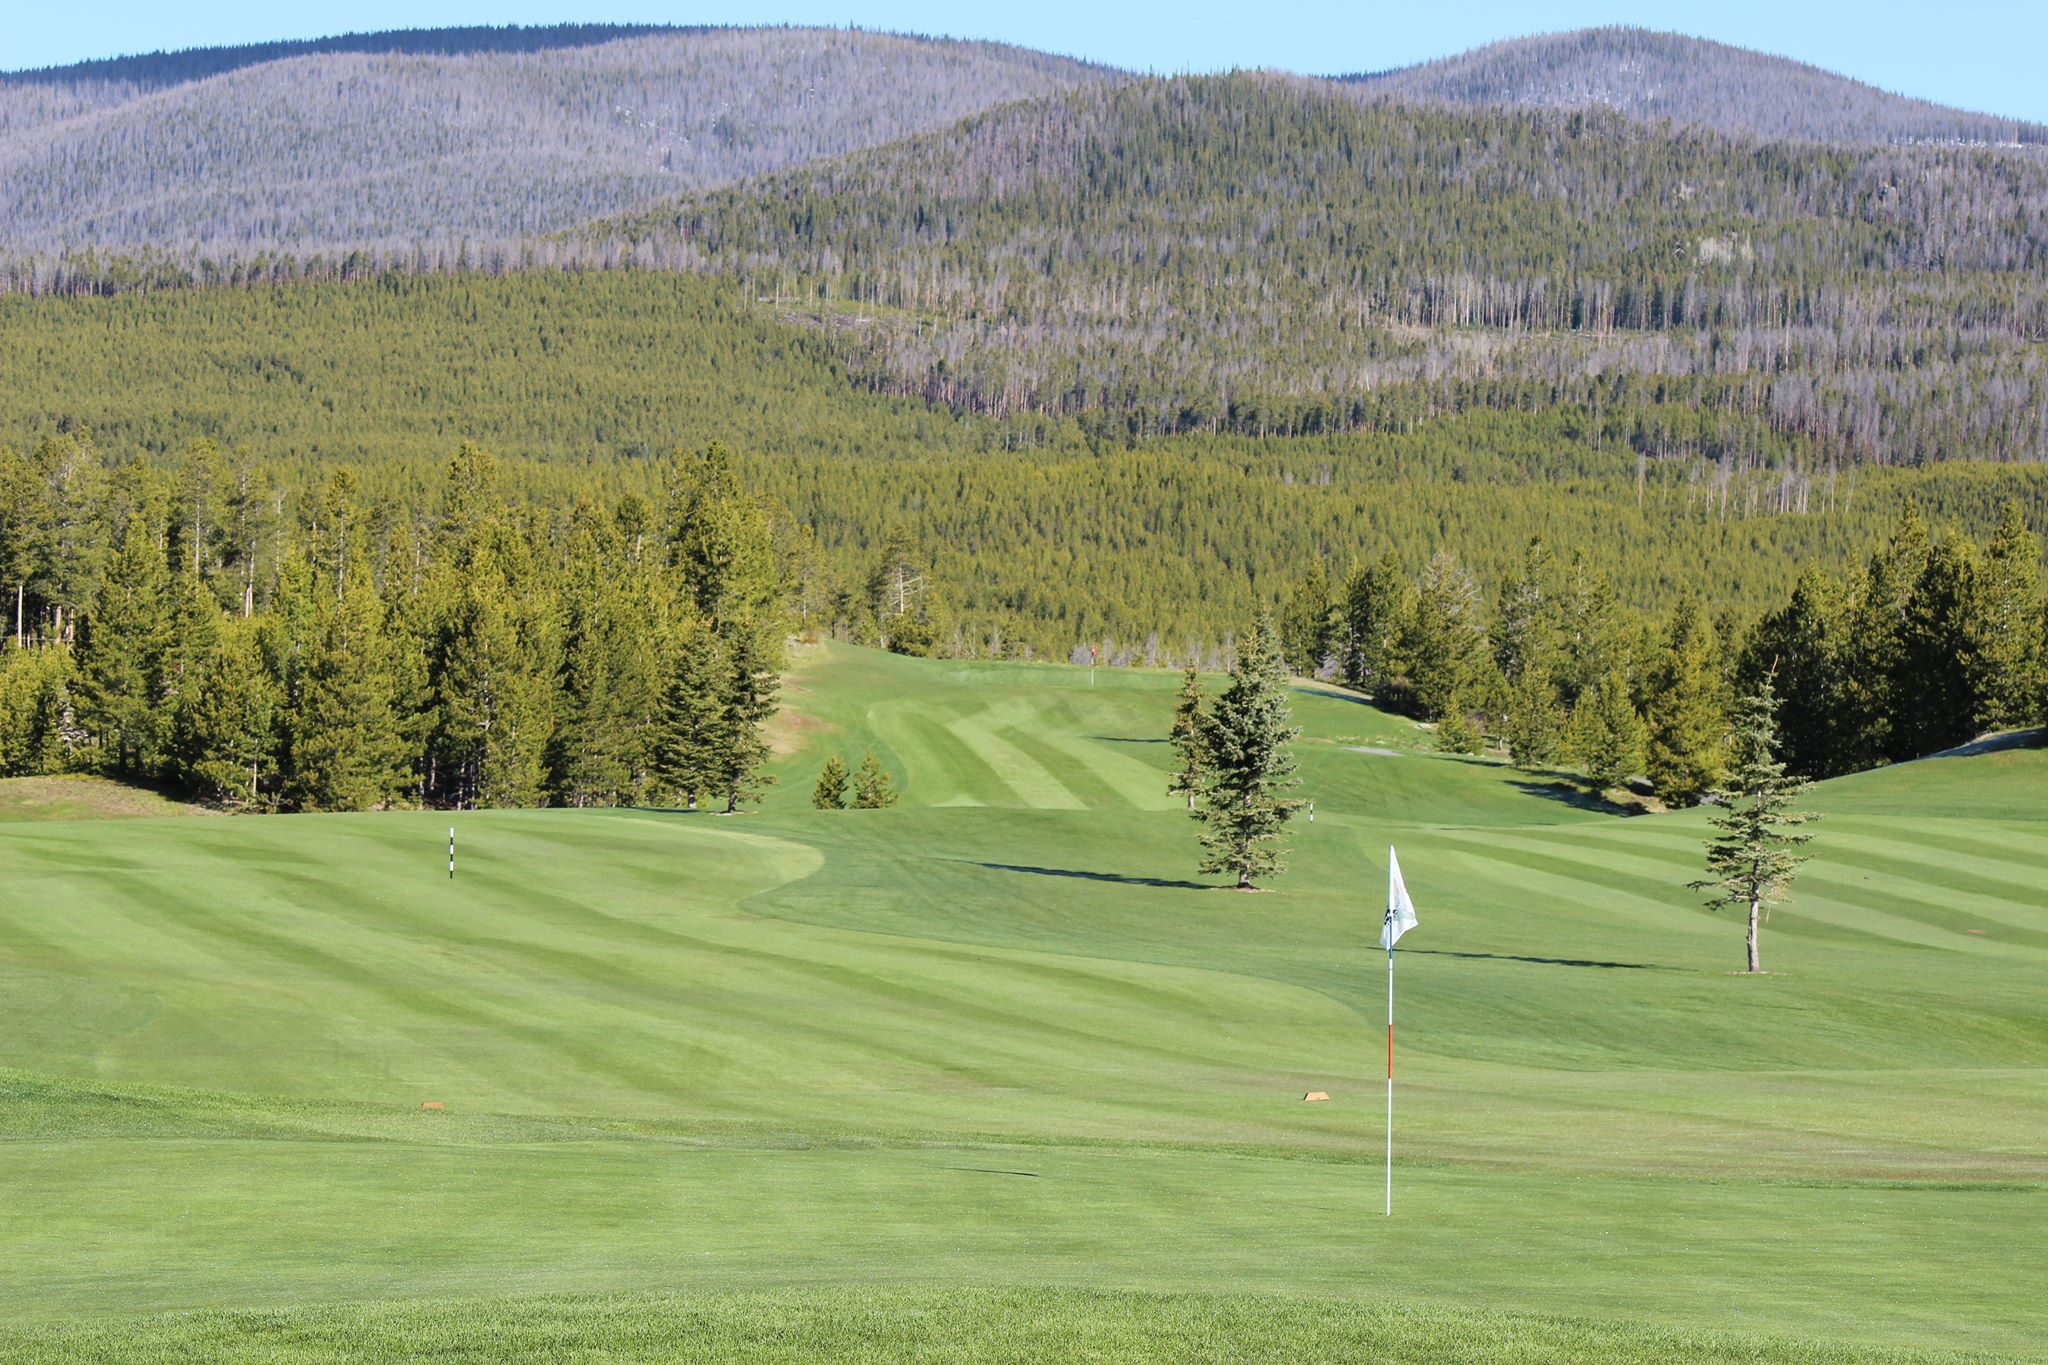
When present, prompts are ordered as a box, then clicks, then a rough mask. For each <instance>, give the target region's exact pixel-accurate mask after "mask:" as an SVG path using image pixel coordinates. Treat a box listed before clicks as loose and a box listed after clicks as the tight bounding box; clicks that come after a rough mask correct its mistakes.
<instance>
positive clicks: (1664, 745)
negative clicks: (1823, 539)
mask: <svg viewBox="0 0 2048 1365" xmlns="http://www.w3.org/2000/svg"><path fill="white" fill-rule="evenodd" d="M2041 553H2042V547H2041V540H2040V538H2039V536H2038V535H2036V534H2035V533H2034V532H2033V531H2032V530H2030V529H2029V527H2028V525H2027V523H2026V520H2025V518H2024V516H2023V514H2022V512H2021V510H2020V508H2019V507H2018V506H2017V505H2016V504H2011V503H2008V504H2007V505H2006V507H2005V509H2004V512H2003V514H2002V516H2001V519H2000V521H1999V523H1998V526H1997V529H1996V530H1995V531H1994V532H1993V534H1992V535H1991V537H1990V538H1989V540H1988V541H1987V542H1985V543H1983V544H1981V545H1980V544H1979V543H1977V542H1975V541H1973V540H1971V539H1970V538H1969V537H1968V536H1965V535H1962V534H1960V533H1953V532H1952V533H1950V534H1948V535H1945V536H1939V537H1937V536H1935V535H1933V534H1932V533H1931V532H1930V531H1929V529H1928V526H1927V523H1926V520H1925V518H1924V517H1923V516H1922V514H1921V512H1920V510H1919V508H1918V507H1917V506H1915V505H1914V504H1912V503H1908V504H1907V505H1906V506H1905V509H1904V510H1903V511H1902V512H1901V513H1900V515H1899V518H1898V521H1897V523H1896V525H1895V526H1894V528H1893V530H1892V532H1891V534H1890V536H1889V537H1888V538H1887V539H1886V540H1885V541H1884V543H1883V544H1882V545H1881V546H1879V548H1878V549H1877V550H1876V551H1875V552H1874V553H1873V554H1872V555H1871V557H1870V559H1869V560H1868V562H1867V563H1866V564H1864V565H1859V566H1854V567H1852V568H1850V569H1849V570H1848V571H1847V572H1846V573H1844V574H1842V575H1839V576H1837V575H1830V574H1828V573H1826V572H1824V571H1822V570H1820V569H1817V568H1815V569H1809V570H1808V571H1807V572H1806V573H1805V574H1804V575H1803V576H1802V577H1801V578H1800V580H1799V582H1798V584H1797V586H1796V587H1795V588H1794V589H1793V591H1792V594H1791V597H1790V600H1789V601H1787V602H1785V603H1784V604H1783V605H1782V606H1780V607H1778V608H1776V609H1775V610H1772V611H1769V612H1768V613H1767V614H1765V615H1763V616H1762V617H1761V619H1756V620H1748V619H1745V618H1744V617H1742V616H1741V615H1739V614H1738V613H1736V612H1734V611H1731V610H1727V609H1725V608H1724V609H1722V610H1720V611H1712V610H1709V608H1708V606H1707V605H1706V603H1705V602H1704V601H1703V600H1702V598H1701V596H1700V595H1699V594H1698V592H1696V591H1694V590H1690V589H1688V590H1685V591H1683V592H1681V593H1680V594H1679V595H1678V596H1677V597H1676V599H1675V600H1674V601H1673V602H1672V603H1671V604H1670V606H1669V608H1668V609H1667V610H1664V611H1661V612H1656V613H1644V612H1638V611H1634V610H1631V609H1629V608H1628V607H1627V606H1626V605H1625V604H1624V603H1623V602H1622V601H1621V600H1620V598H1619V597H1618V596H1617V595H1616V593H1615V591H1614V588H1613V585H1612V583H1611V581H1610V580H1609V578H1608V577H1607V575H1606V574H1604V573H1603V572H1601V570H1600V569H1599V568H1598V567H1596V566H1595V565H1594V564H1593V563H1592V562H1591V561H1590V560H1589V559H1588V558H1587V557H1586V556H1585V555H1584V554H1583V553H1579V552H1574V553H1573V554H1572V555H1571V556H1570V557H1569V558H1567V559H1565V560H1564V561H1563V562H1559V561H1558V559H1557V558H1556V557H1555V556H1553V554H1552V553H1551V551H1550V550H1549V548H1548V547H1547V546H1546V545H1545V544H1544V542H1543V541H1541V540H1532V541H1531V542H1530V543H1529V545H1528V546H1527V548H1526V551H1525V554H1524V556H1523V558H1522V561H1521V563H1520V565H1519V566H1517V567H1516V568H1515V569H1513V570H1512V571H1510V572H1509V573H1508V574H1507V575H1505V576H1504V577H1503V578H1502V580H1501V581H1500V582H1499V585H1498V587H1497V589H1496V591H1495V592H1494V593H1493V594H1492V595H1491V597H1490V598H1489V596H1488V594H1487V593H1485V592H1484V591H1483V590H1482V588H1481V587H1480V585H1479V583H1478V581H1477V580H1476V579H1475V577H1474V575H1473V574H1472V573H1471V572H1470V570H1469V569H1468V568H1467V567H1466V566H1465V565H1464V564H1462V563H1461V562H1460V561H1459V559H1458V558H1457V556H1456V555H1455V554H1453V553H1452V552H1451V551H1449V550H1440V551H1438V552H1437V554H1436V555H1435V556H1434V557H1433V558H1432V559H1431V560H1430V562H1429V564H1428V566H1427V567H1426V568H1425V569H1424V571H1423V572H1422V573H1421V575H1420V576H1419V577H1411V576H1410V575H1408V574H1407V573H1405V572H1404V571H1403V569H1402V567H1401V564H1400V562H1399V561H1398V560H1397V559H1396V558H1395V557H1393V556H1391V555H1382V556H1381V557H1380V558H1378V559H1376V560H1371V561H1367V562H1364V563H1361V564H1359V565H1358V566H1357V567H1355V568H1353V569H1352V570H1351V571H1350V572H1349V573H1348V574H1347V575H1346V576H1345V577H1344V578H1343V580H1342V581H1341V582H1333V581H1332V579H1331V577H1330V576H1329V575H1328V574H1326V573H1325V572H1324V571H1323V570H1322V568H1321V567H1320V566H1317V567H1315V568H1312V569H1311V570H1310V571H1309V572H1308V574H1307V575H1305V576H1304V577H1303V579H1302V580H1301V582H1300V583H1299V585H1298V586H1297V588H1296V589H1295V591H1294V593H1293V594H1292V596H1291V597H1290V598H1289V600H1288V601H1287V603H1286V606H1285V609H1284V612H1283V614H1282V617H1281V620H1280V626H1279V637H1280V647H1281V650H1282V652H1283V654H1284V656H1285V658H1286V660H1287V662H1288V664H1289V666H1290V667H1291V668H1292V669H1293V670H1294V671H1296V672H1298V673H1312V672H1331V673H1335V674H1337V675H1339V676H1341V677H1342V678H1343V679H1344V680H1345V681H1346V682H1347V683H1349V684H1350V685H1352V686H1354V687H1358V688H1361V689H1363V690H1365V691H1367V692H1370V693H1371V694H1373V695H1374V696H1375V697H1376V698H1377V699H1378V700H1379V701H1380V702H1382V703H1383V704H1385V705H1389V706H1393V707H1396V708H1397V709H1401V710H1405V711H1408V712H1410V713H1412V714H1414V715H1417V716H1419V717H1422V718H1423V719H1425V720H1429V721H1434V722H1435V723H1436V732H1437V738H1438V743H1439V745H1440V747H1443V748H1446V749H1450V750H1453V751H1459V752H1472V751H1476V750H1477V749H1478V748H1479V747H1480V743H1481V739H1480V733H1479V730H1478V729H1477V728H1475V726H1474V724H1473V722H1474V721H1475V720H1477V721H1479V722H1480V723H1481V724H1482V725H1483V726H1484V727H1485V729H1486V730H1487V731H1489V732H1490V733H1493V734H1494V735H1496V736H1497V737H1498V738H1499V740H1500V742H1501V744H1502V745H1503V747H1505V748H1506V750H1507V751H1508V754H1509V756H1510V757H1511V758H1512V760H1513V761H1514V762H1515V764H1516V765H1517V766H1519V767H1523V768H1528V769H1532V770H1544V769H1550V768H1552V767H1555V766H1557V765H1559V764H1562V763H1567V762H1569V763H1571V764H1572V765H1574V766H1576V768H1577V769H1578V770H1579V771H1581V772H1582V773H1583V774H1584V776H1585V780H1586V782H1587V785H1588V786H1589V787H1590V788H1591V789H1592V790H1593V791H1595V792H1604V791H1607V790H1610V789H1612V788H1614V787H1617V786H1619V785H1621V784H1622V783H1623V782H1625V781H1627V780H1629V779H1631V778H1634V777H1646V778H1647V779H1648V781H1649V783H1650V784H1651V785H1652V787H1653V788H1654V789H1655V791H1656V793H1657V795H1658V796H1659V797H1660V798H1661V799H1662V800H1664V801H1665V802H1666V803H1668V804H1672V805H1691V804H1694V803H1696V802H1698V801H1699V800H1700V799H1701V798H1702V797H1703V796H1705V795H1706V794H1707V793H1708V792H1710V791H1712V790H1714V789H1716V788H1717V787H1719V786H1720V785H1721V784H1722V782H1723V780H1724V778H1725V777H1726V771H1727V769H1726V765H1727V762H1728V758H1727V754H1728V748H1727V739H1728V735H1729V733H1730V730H1729V726H1730V706H1731V704H1732V699H1733V698H1735V697H1738V696H1754V695H1760V694H1762V693H1764V692H1766V691H1771V692H1772V693H1773V694H1774V697H1775V700H1774V702H1773V706H1774V708H1775V710H1776V719H1775V725H1776V727H1777V736H1778V744H1779V747H1780V756H1781V757H1782V758H1783V759H1784V761H1785V763H1786V765H1787V766H1788V767H1789V768H1790V770H1791V771H1792V772H1793V773H1795V774H1798V775H1800V776H1802V777H1809V778H1812V777H1830V776H1835V775H1838V774H1841V773H1846V772H1853V771H1856V770H1858V769H1862V768H1868V767H1872V766H1875V765H1878V764H1881V763H1889V762H1898V761H1900V760H1903V759H1909V758H1916V757H1919V756H1922V755H1924V754H1929V753H1934V752H1937V751H1939V750H1943V749H1947V748H1951V747H1954V746H1956V745H1959V744H1963V743H1966V742H1968V741H1969V740H1971V739H1973V738H1974V737H1976V736H1977V735H1979V734H1981V733H1983V732H1986V731H1992V730H2009V729H2014V728H2020V727H2026V726H2032V725H2037V724H2040V723H2041V722H2042V721H2043V719H2044V718H2048V667H2044V659H2048V599H2044V596H2043V592H2042V586H2041Z"/></svg>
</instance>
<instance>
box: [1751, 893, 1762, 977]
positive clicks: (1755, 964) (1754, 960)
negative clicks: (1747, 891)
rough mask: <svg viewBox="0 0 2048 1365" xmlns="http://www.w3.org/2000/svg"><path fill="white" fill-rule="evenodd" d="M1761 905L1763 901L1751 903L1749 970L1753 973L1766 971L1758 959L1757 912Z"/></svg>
mask: <svg viewBox="0 0 2048 1365" xmlns="http://www.w3.org/2000/svg"><path fill="white" fill-rule="evenodd" d="M1761 905H1762V902H1761V901H1754V900H1753V901H1751V902H1750V903H1749V969H1750V970H1751V971H1753V972H1760V971H1762V970H1763V969H1764V968H1763V963H1762V961H1761V960H1760V959H1759V958H1758V957H1757V952H1756V924H1757V911H1758V908H1759V907H1760V906H1761Z"/></svg>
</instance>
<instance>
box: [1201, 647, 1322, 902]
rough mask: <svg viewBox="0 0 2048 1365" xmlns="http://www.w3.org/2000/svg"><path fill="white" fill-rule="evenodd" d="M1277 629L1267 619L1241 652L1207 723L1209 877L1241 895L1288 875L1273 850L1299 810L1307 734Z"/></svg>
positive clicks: (1205, 797) (1205, 813) (1204, 728)
mask: <svg viewBox="0 0 2048 1365" xmlns="http://www.w3.org/2000/svg"><path fill="white" fill-rule="evenodd" d="M1283 669H1284V665H1283V664H1282V662H1281V660H1280V651H1279V647H1278V641H1276V640H1275V639H1274V634H1273V624H1272V622H1271V621H1270V620H1268V619H1266V618H1264V617H1261V618H1259V620H1258V621H1257V622H1256V623H1255V624H1254V625H1253V626H1252V630H1251V634H1250V635H1249V636H1248V637H1247V638H1246V640H1245V642H1244V645H1243V647H1242V648H1241V649H1240V651H1239V654H1238V659H1237V667H1236V668H1235V669H1234V670H1232V672H1231V676H1230V686H1229V687H1228V688H1226V689H1225V690H1224V691H1223V694H1222V695H1221V696H1219V697H1217V699H1216V704H1215V706H1214V707H1213V708H1212V709H1211V710H1210V712H1209V714H1208V716H1206V717H1205V718H1204V721H1203V725H1202V739H1203V749H1204V759H1205V766H1206V768H1207V770H1208V773H1207V780H1206V783H1205V786H1204V788H1203V791H1202V820H1203V824H1204V829H1203V832H1202V844H1203V846H1204V847H1205V848H1206V849H1208V856H1207V857H1205V858H1204V859H1203V860H1202V864H1201V870H1202V871H1203V872H1205V873H1217V872H1221V873H1226V874H1228V875H1230V876H1234V877H1235V878H1236V879H1237V887H1238V889H1239V890H1241V891H1249V890H1253V889H1254V886H1253V881H1252V879H1253V878H1254V877H1263V876H1270V875H1276V874H1278V873H1279V872H1281V871H1283V870H1284V864H1283V862H1282V854H1283V850H1279V849H1276V848H1274V847H1272V844H1273V841H1274V840H1276V839H1278V838H1279V837H1280V831H1281V828H1282V827H1283V826H1284V825H1285V824H1286V823H1287V821H1288V819H1289V818H1290V817H1292V816H1293V814H1294V812H1295V810H1296V808H1297V807H1298V806H1299V805H1300V803H1299V802H1297V801H1293V800H1289V799H1286V798H1284V797H1282V795H1281V793H1282V792H1285V791H1287V790H1288V789H1289V788H1291V787H1294V786H1296V785H1298V784H1297V781H1296V779H1295V777H1294V754H1293V752H1292V751H1291V750H1290V748H1289V747H1288V746H1289V745H1291V744H1292V743H1293V742H1294V739H1295V738H1296V736H1298V735H1299V734H1300V733H1301V731H1300V730H1298V729H1296V728H1295V727H1293V726H1291V725H1289V724H1288V723H1287V720H1288V704H1287V682H1286V675H1285V673H1284V672H1283Z"/></svg>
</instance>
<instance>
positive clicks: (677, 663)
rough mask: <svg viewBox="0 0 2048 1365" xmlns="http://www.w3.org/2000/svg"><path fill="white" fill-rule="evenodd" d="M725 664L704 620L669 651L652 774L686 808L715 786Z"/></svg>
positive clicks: (723, 735)
mask: <svg viewBox="0 0 2048 1365" xmlns="http://www.w3.org/2000/svg"><path fill="white" fill-rule="evenodd" d="M726 675H727V662H726V659H725V653H724V650H723V648H722V646H721V642H720V640H719V638H718V635H717V633H716V632H715V631H713V630H712V629H711V627H710V626H709V624H707V623H704V622H701V621H700V622H693V623H691V624H690V625H689V626H687V627H686V628H685V629H684V630H683V631H682V633H681V635H680V637H679V638H678V640H677V641H676V643H675V644H674V645H673V646H672V647H671V649H670V652H669V667H668V674H667V678H666V681H665V682H664V684H663V688H662V699H661V717H660V721H659V724H658V726H657V728H656V732H655V757H654V777H655V783H656V785H657V787H658V788H659V789H660V790H661V791H662V792H663V793H665V794H666V795H667V796H668V797H669V798H670V799H672V800H676V801H680V802H681V803H682V804H684V805H685V806H688V807H689V808H690V809H691V810H695V809H696V808H697V802H698V799H699V798H700V797H708V796H710V795H711V794H713V793H715V792H716V791H717V789H718V780H719V772H720V770H721V768H722V766H723V764H724V757H723V751H724V747H725V742H726V732H725V678H726Z"/></svg>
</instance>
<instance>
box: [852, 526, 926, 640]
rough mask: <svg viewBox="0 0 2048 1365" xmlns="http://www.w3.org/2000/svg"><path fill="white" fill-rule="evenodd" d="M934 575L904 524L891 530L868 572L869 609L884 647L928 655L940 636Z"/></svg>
mask: <svg viewBox="0 0 2048 1365" xmlns="http://www.w3.org/2000/svg"><path fill="white" fill-rule="evenodd" d="M931 598H932V593H931V577H930V575H929V574H928V573H927V572H926V571H925V568H924V564H923V561H922V560H921V559H920V558H919V557H918V554H917V552H916V549H915V548H914V546H913V545H912V543H911V539H910V535H909V533H908V532H906V531H904V530H903V529H902V528H901V527H896V528H893V529H891V530H890V532H889V534H888V536H887V537H886V538H885V539H884V540H883V542H882V549H881V553H880V554H879V555H877V556H876V558H875V564H874V567H873V568H872V569H870V570H869V571H868V579H867V593H866V602H865V605H866V608H867V611H868V613H869V614H870V615H871V616H872V617H873V619H874V622H875V630H876V634H877V638H878V639H879V641H880V643H881V646H882V648H884V649H886V650H888V651H890V652H891V653H893V654H929V653H930V652H931V648H932V644H933V641H934V640H935V638H936V636H937V627H936V623H935V622H934V620H933V617H932V600H931Z"/></svg>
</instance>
